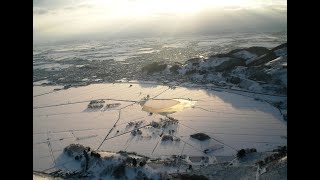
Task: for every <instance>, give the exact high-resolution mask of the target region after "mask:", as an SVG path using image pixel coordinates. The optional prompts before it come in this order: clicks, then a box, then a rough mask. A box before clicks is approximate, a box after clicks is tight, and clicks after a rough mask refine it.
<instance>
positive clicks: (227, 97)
mask: <svg viewBox="0 0 320 180" xmlns="http://www.w3.org/2000/svg"><path fill="white" fill-rule="evenodd" d="M59 88H61V87H53V86H52V87H51V86H34V87H33V92H34V97H33V169H34V170H36V171H44V170H47V169H50V168H53V167H56V166H58V165H61V156H62V155H63V149H64V148H65V147H66V146H68V145H70V144H72V143H75V144H82V145H84V146H89V147H91V148H92V150H97V151H98V152H101V151H113V152H118V151H127V152H137V153H138V154H140V155H145V156H148V157H151V158H156V157H167V156H171V155H187V156H189V157H194V158H195V157H202V156H205V157H209V158H210V160H216V161H219V160H220V159H223V157H231V156H235V155H236V153H237V150H240V149H242V148H256V149H257V151H258V152H264V151H270V150H272V149H275V148H276V147H278V146H286V144H287V138H286V137H287V125H286V122H285V121H284V120H283V117H282V115H281V114H280V112H279V110H278V109H276V108H275V107H273V106H272V105H270V104H269V103H266V102H264V101H261V100H259V99H258V98H259V97H260V96H261V97H260V98H261V99H263V96H266V95H260V96H259V95H255V96H254V97H248V96H246V93H245V92H241V93H242V94H243V95H241V94H240V93H238V94H235V93H233V92H232V90H225V91H224V90H211V89H210V88H207V89H204V88H199V87H176V88H170V87H168V86H162V85H157V84H152V83H148V84H145V83H137V82H135V83H114V84H92V85H89V86H84V87H77V88H75V87H71V88H69V89H61V90H57V89H59ZM54 89H56V90H54ZM227 91H229V92H227ZM231 92H232V93H231ZM235 92H236V91H235ZM272 98H273V99H277V98H281V97H272ZM98 99H103V100H104V103H103V104H104V105H103V107H102V108H88V104H89V103H90V101H92V100H98ZM148 99H149V100H150V99H156V100H157V99H159V100H160V99H163V100H167V101H168V102H167V103H164V104H165V108H168V106H170V103H171V105H172V106H177V102H174V101H170V100H173V99H176V100H177V99H182V100H185V101H190V102H192V106H189V107H186V108H181V109H179V111H178V112H170V113H169V114H168V117H171V118H174V119H176V120H178V123H177V124H169V125H168V126H166V127H162V128H155V127H153V126H151V125H150V123H152V122H157V123H161V121H162V120H164V119H166V118H168V117H165V116H164V115H161V114H157V113H149V112H147V111H145V110H143V106H141V105H142V104H143V103H142V104H141V100H147V101H146V102H147V103H145V104H147V105H149V106H152V105H154V104H155V103H154V102H152V101H149V103H148ZM264 99H266V98H264ZM172 102H174V103H172ZM181 102H182V101H181ZM181 102H180V103H181ZM117 103H120V104H117ZM115 104H116V105H115ZM162 105H163V104H162ZM159 107H161V108H162V106H159ZM159 107H157V108H159ZM160 119H162V120H160ZM137 129H139V130H140V131H139V132H138V131H137ZM132 132H135V133H136V134H135V133H132ZM199 132H201V133H205V134H207V135H209V136H210V137H211V138H210V139H209V140H205V141H199V140H197V139H193V138H191V137H190V135H192V134H195V133H199ZM164 135H170V136H172V137H173V140H172V141H170V140H169V141H163V140H162V138H163V136H164ZM213 147H219V148H217V150H214V151H212V152H210V153H208V154H205V153H204V152H203V151H204V150H205V149H208V148H213ZM221 147H222V148H221ZM191 159H192V158H191ZM57 162H60V163H58V164H57ZM65 163H66V164H67V163H68V162H65ZM70 163H72V162H70ZM62 164H63V163H62ZM61 166H64V165H61Z"/></svg>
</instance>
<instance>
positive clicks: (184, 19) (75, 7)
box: [33, 0, 287, 43]
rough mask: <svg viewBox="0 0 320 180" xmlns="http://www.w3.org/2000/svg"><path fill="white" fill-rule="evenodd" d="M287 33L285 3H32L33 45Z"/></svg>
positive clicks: (245, 0) (248, 0) (91, 0)
mask: <svg viewBox="0 0 320 180" xmlns="http://www.w3.org/2000/svg"><path fill="white" fill-rule="evenodd" d="M286 29H287V2H286V1H284V0H276V1H272V0H265V1H263V0H225V1H219V0H197V1H196V0H187V1H179V0H170V1H169V0H162V1H156V0H109V1H103V0H78V1H73V0H56V1H49V0H34V1H33V40H34V43H42V42H48V41H60V40H90V39H92V40H96V39H101V38H102V39H104V38H111V37H112V38H126V37H153V36H181V35H187V36H188V35H210V34H215V33H224V32H277V31H286Z"/></svg>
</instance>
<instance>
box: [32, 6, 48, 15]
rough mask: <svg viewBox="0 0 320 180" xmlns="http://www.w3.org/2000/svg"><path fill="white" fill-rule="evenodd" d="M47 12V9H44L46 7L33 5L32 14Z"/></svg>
mask: <svg viewBox="0 0 320 180" xmlns="http://www.w3.org/2000/svg"><path fill="white" fill-rule="evenodd" d="M48 12H49V10H48V9H46V8H41V7H34V8H33V14H34V15H41V14H46V13H48Z"/></svg>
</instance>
